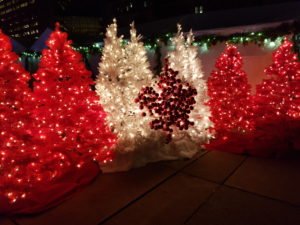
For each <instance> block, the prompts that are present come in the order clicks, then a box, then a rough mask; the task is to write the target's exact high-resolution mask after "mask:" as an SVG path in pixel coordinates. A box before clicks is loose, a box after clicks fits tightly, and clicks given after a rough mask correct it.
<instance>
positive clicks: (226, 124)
mask: <svg viewBox="0 0 300 225" xmlns="http://www.w3.org/2000/svg"><path fill="white" fill-rule="evenodd" d="M242 63H243V62H242V57H241V55H240V53H239V52H238V50H237V47H236V46H233V45H227V46H226V49H225V52H224V53H222V55H221V56H220V57H219V58H218V60H217V62H216V68H217V70H214V71H212V73H211V76H210V77H209V78H208V95H209V97H210V100H209V101H208V105H209V106H210V110H211V120H212V121H213V123H214V131H215V136H216V140H217V142H218V143H220V141H221V142H222V141H227V142H228V139H229V137H231V138H235V137H238V136H239V135H240V134H243V133H245V132H246V131H249V130H251V129H252V128H253V122H252V115H253V113H252V107H253V106H252V100H251V95H250V85H249V83H248V80H247V75H246V73H245V72H244V71H243V70H242ZM212 143H214V142H212ZM215 143H216V142H215ZM235 147H236V148H238V149H235V150H234V149H233V148H234V146H232V149H233V150H232V151H243V150H242V149H239V147H238V146H235ZM224 150H227V149H224Z"/></svg>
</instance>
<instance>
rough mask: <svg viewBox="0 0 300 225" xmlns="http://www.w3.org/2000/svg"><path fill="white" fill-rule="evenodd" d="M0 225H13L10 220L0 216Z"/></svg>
mask: <svg viewBox="0 0 300 225" xmlns="http://www.w3.org/2000/svg"><path fill="white" fill-rule="evenodd" d="M0 225H15V224H14V223H13V222H12V221H11V220H9V219H7V218H1V216H0Z"/></svg>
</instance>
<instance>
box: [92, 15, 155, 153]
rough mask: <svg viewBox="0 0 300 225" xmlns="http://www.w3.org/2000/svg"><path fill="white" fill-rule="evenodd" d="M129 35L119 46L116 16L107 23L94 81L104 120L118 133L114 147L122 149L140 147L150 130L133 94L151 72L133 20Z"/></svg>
mask: <svg viewBox="0 0 300 225" xmlns="http://www.w3.org/2000/svg"><path fill="white" fill-rule="evenodd" d="M130 35H131V39H130V41H129V42H128V44H127V45H126V46H125V47H122V43H121V42H122V38H118V37H117V24H116V20H114V22H113V24H111V25H110V26H108V28H107V33H106V38H105V45H104V49H103V56H102V60H101V62H100V68H99V70H100V74H99V78H98V80H97V84H96V90H97V93H98V95H99V96H100V103H101V104H102V105H103V107H104V110H105V111H106V112H107V114H108V116H107V122H108V124H109V126H110V128H111V130H112V131H113V132H114V133H115V134H116V135H117V136H118V143H117V147H116V149H115V150H116V152H122V153H126V152H131V151H134V150H137V149H138V148H140V147H141V145H142V144H143V143H144V141H146V140H147V139H149V133H150V132H151V129H150V128H149V126H148V123H149V120H148V119H147V118H146V117H142V115H141V112H140V109H139V105H138V104H136V103H135V98H136V96H137V95H138V93H139V91H140V89H141V88H142V87H143V86H145V85H148V84H149V83H150V82H151V79H152V77H153V75H152V72H151V71H150V69H149V63H148V61H147V55H146V50H145V48H144V46H143V43H142V42H141V41H140V39H141V37H140V36H137V33H136V29H135V28H134V24H132V25H131V30H130Z"/></svg>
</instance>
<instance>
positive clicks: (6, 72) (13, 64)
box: [0, 31, 38, 214]
mask: <svg viewBox="0 0 300 225" xmlns="http://www.w3.org/2000/svg"><path fill="white" fill-rule="evenodd" d="M18 58H19V57H18V56H17V55H16V54H15V53H13V52H12V45H11V42H10V39H9V38H8V37H7V36H5V35H4V34H3V33H2V32H1V31H0V124H1V133H0V145H1V148H0V177H1V178H0V180H1V181H0V202H1V204H0V214H1V212H2V211H8V210H9V207H10V206H9V205H10V204H13V203H15V202H16V201H17V200H18V199H24V198H26V190H24V189H26V188H25V187H28V185H29V183H30V181H31V177H32V173H31V170H32V166H31V165H30V163H35V162H36V160H37V158H38V156H36V155H35V154H34V151H33V149H32V146H31V145H30V139H31V132H30V125H31V123H30V122H31V121H30V114H29V107H30V106H31V105H30V104H29V101H30V98H31V97H30V96H31V90H30V89H29V87H28V83H27V82H28V81H29V79H30V76H29V74H28V73H27V72H26V71H25V70H24V69H23V68H22V66H21V64H20V63H19V62H18Z"/></svg>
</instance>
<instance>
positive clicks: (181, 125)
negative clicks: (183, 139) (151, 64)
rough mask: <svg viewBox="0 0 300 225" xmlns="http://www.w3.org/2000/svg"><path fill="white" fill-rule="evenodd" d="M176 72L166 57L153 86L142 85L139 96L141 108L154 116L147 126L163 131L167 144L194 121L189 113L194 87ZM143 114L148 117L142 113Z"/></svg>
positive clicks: (191, 108)
mask: <svg viewBox="0 0 300 225" xmlns="http://www.w3.org/2000/svg"><path fill="white" fill-rule="evenodd" d="M177 75H178V71H174V70H173V69H172V68H170V67H169V62H168V59H166V62H165V66H164V69H163V71H162V73H161V74H160V77H159V82H158V83H157V86H156V87H154V88H153V87H144V88H143V89H142V90H141V92H140V94H139V96H138V98H137V102H139V104H140V107H141V108H142V109H143V108H146V109H147V112H148V114H149V115H150V116H152V117H154V119H153V120H152V121H151V123H150V126H151V128H152V129H154V130H162V131H163V132H164V133H165V134H166V143H167V144H168V143H170V142H171V141H172V139H173V137H176V136H177V137H178V136H182V134H184V133H185V132H186V131H187V130H188V129H189V128H190V127H192V126H194V125H195V123H194V122H193V121H191V120H190V113H191V111H193V109H194V106H195V103H196V101H195V96H196V95H197V90H196V89H195V88H193V87H192V86H191V85H190V84H189V83H187V82H183V81H182V80H181V79H179V78H178V77H177ZM144 116H147V115H146V113H144Z"/></svg>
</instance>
